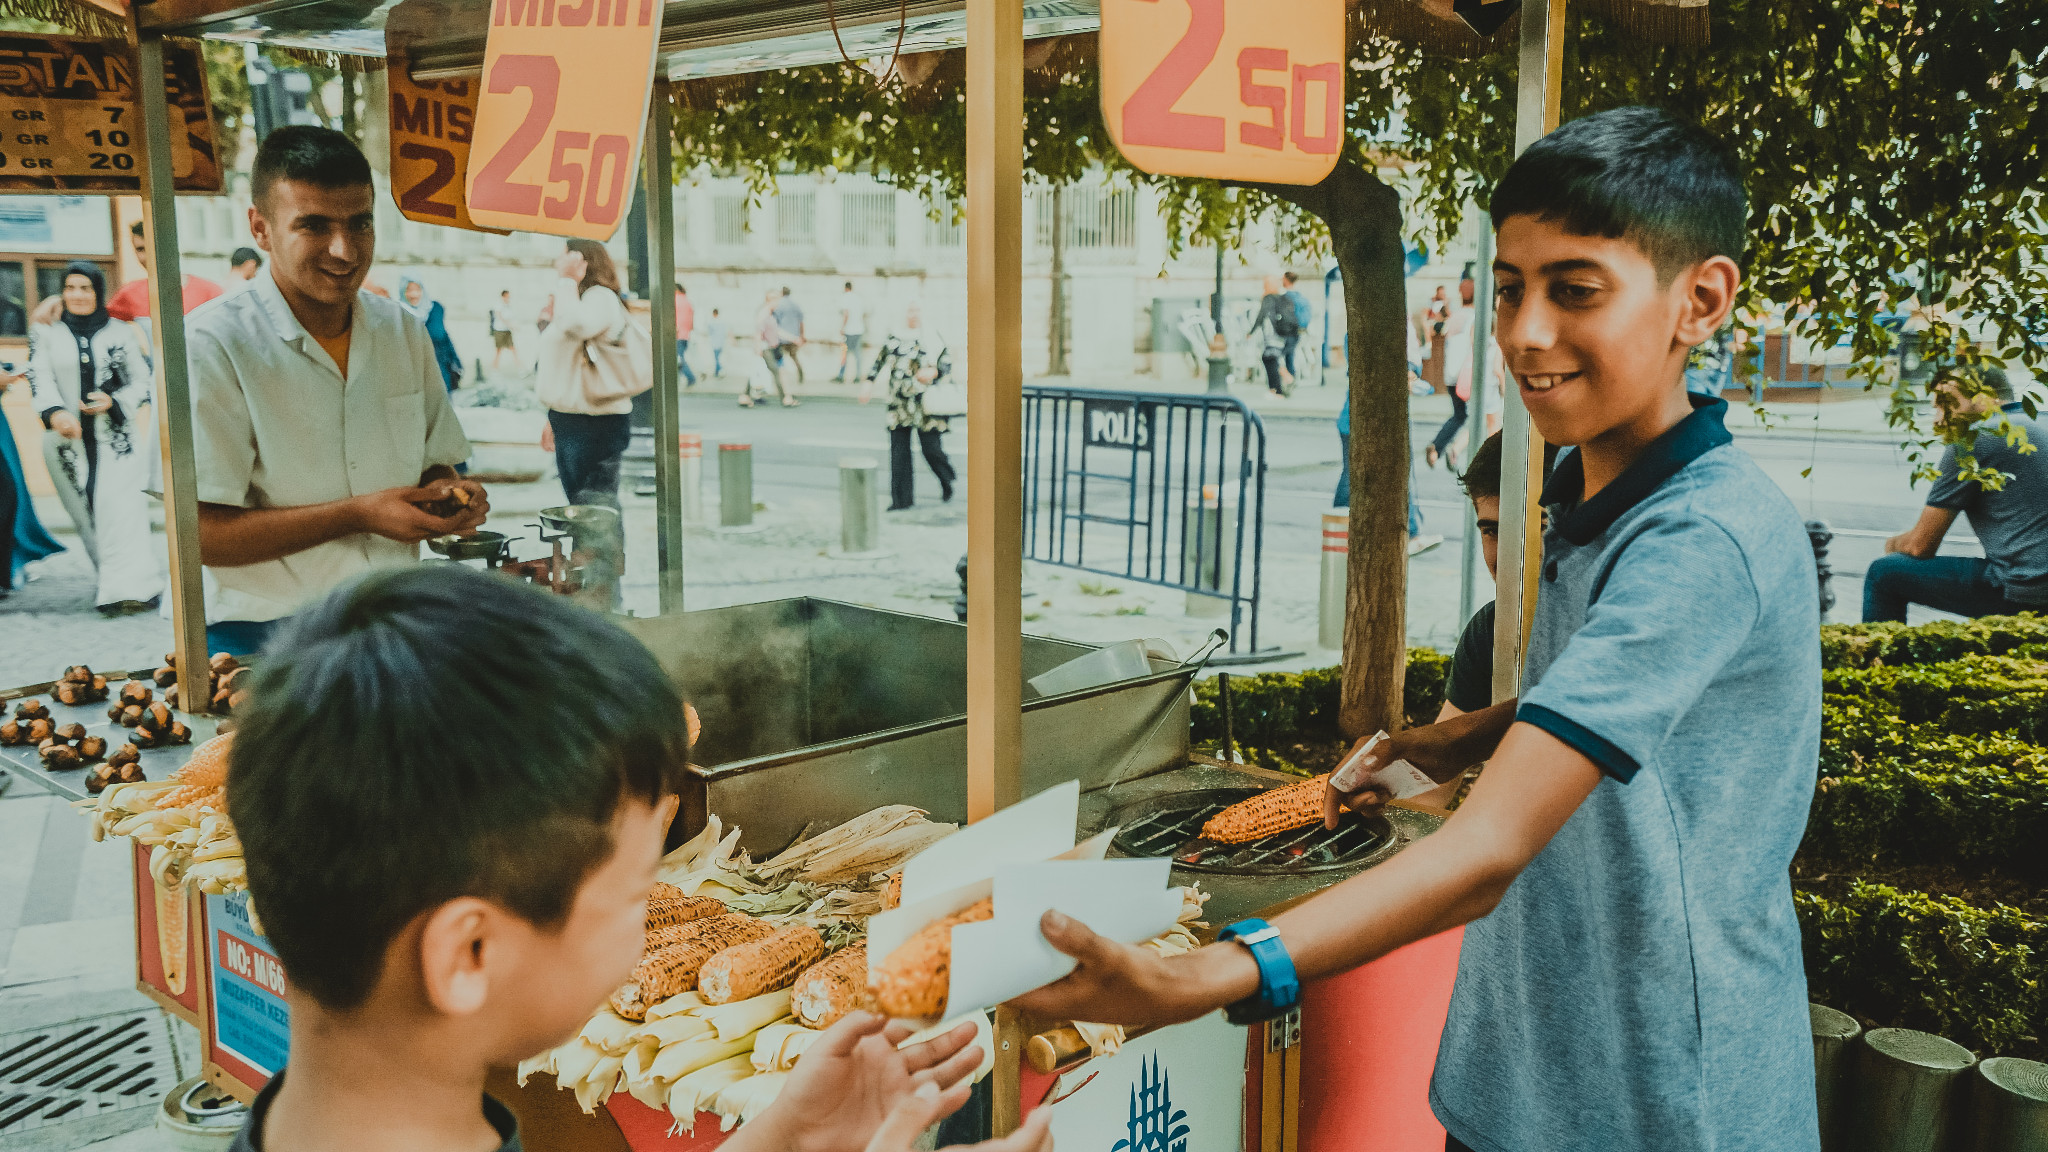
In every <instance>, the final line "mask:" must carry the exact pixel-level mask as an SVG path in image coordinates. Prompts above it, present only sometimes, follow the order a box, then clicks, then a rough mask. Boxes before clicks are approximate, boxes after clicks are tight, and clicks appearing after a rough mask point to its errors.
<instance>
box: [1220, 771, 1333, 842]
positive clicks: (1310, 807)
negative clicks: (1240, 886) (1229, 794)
mask: <svg viewBox="0 0 2048 1152" xmlns="http://www.w3.org/2000/svg"><path fill="white" fill-rule="evenodd" d="M1329 778H1330V776H1329V773H1327V772H1326V773H1324V774H1323V775H1321V776H1316V777H1313V778H1311V779H1308V780H1303V781H1302V782H1301V783H1299V784H1289V785H1288V786H1286V787H1285V788H1271V789H1268V790H1266V791H1264V792H1261V793H1259V794H1258V795H1257V796H1252V797H1248V798H1246V799H1244V800H1240V801H1238V802H1237V803H1235V804H1232V805H1231V806H1230V807H1228V808H1225V809H1224V810H1223V811H1221V812H1218V813H1217V814H1215V815H1214V816H1211V817H1209V819H1208V822H1207V823H1205V824H1203V825H1202V838H1203V839H1205V840H1214V841H1216V842H1217V843H1219V844H1243V843H1245V842H1246V841H1249V840H1257V839H1258V838H1259V837H1261V836H1271V835H1272V834H1273V833H1275V832H1287V831H1291V830H1293V829H1295V828H1306V827H1308V826H1309V825H1310V824H1314V823H1315V822H1316V821H1318V820H1321V819H1322V818H1323V782H1324V781H1326V780H1328V779H1329Z"/></svg>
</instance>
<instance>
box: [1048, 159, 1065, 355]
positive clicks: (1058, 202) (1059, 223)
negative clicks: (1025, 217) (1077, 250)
mask: <svg viewBox="0 0 2048 1152" xmlns="http://www.w3.org/2000/svg"><path fill="white" fill-rule="evenodd" d="M1061 188H1062V185H1059V184H1055V185H1053V186H1052V315H1051V316H1049V317H1047V325H1046V331H1047V335H1048V337H1049V339H1048V341H1047V345H1048V347H1049V348H1050V350H1051V355H1050V356H1049V357H1048V363H1047V364H1046V366H1045V374H1046V375H1047V376H1065V375H1067V374H1068V372H1067V214H1066V211H1065V209H1066V202H1065V200H1064V198H1063V197H1062V196H1061V191H1060V190H1061Z"/></svg>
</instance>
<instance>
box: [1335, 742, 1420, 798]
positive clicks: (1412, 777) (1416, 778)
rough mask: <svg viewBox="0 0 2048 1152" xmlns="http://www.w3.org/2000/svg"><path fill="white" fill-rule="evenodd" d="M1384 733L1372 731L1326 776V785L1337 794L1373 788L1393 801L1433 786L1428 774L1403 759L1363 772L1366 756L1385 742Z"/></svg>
mask: <svg viewBox="0 0 2048 1152" xmlns="http://www.w3.org/2000/svg"><path fill="white" fill-rule="evenodd" d="M1386 738H1387V734H1386V733H1385V732H1375V733H1373V737H1372V739H1370V740H1367V741H1366V742H1365V743H1364V744H1363V745H1360V746H1359V749H1358V751H1356V752H1353V753H1352V754H1351V755H1349V756H1347V757H1345V758H1344V762H1343V763H1342V764H1339V765H1338V766H1337V770H1336V771H1335V772H1332V773H1331V774H1330V785H1331V787H1333V788H1335V789H1336V790H1337V791H1339V792H1343V793H1347V794H1349V793H1352V792H1356V791H1358V790H1359V789H1361V788H1366V787H1373V788H1377V789H1379V790H1381V791H1383V792H1386V793H1387V794H1388V795H1390V796H1392V797H1393V798H1394V799H1396V800H1406V799H1408V798H1409V797H1411V796H1420V795H1422V794H1423V793H1424V792H1427V791H1429V790H1430V789H1432V788H1435V787H1436V786H1437V782H1436V781H1434V780H1432V779H1430V778H1429V774H1428V773H1426V772H1424V771H1423V770H1422V769H1420V768H1417V767H1416V766H1415V765H1413V764H1410V763H1409V762H1407V761H1406V760H1395V761H1392V762H1390V763H1387V764H1383V765H1381V766H1380V767H1379V769H1378V770H1377V771H1373V772H1370V773H1368V772H1367V771H1366V770H1365V758H1366V754H1367V753H1369V752H1371V751H1372V750H1373V749H1374V748H1375V747H1377V746H1378V745H1379V742H1380V741H1382V740H1385V739H1386Z"/></svg>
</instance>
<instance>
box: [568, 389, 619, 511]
mask: <svg viewBox="0 0 2048 1152" xmlns="http://www.w3.org/2000/svg"><path fill="white" fill-rule="evenodd" d="M632 420H633V418H632V417H631V416H627V415H625V414H623V413H622V414H620V415H617V416H591V415H586V414H584V413H581V412H549V413H548V426H549V427H551V428H553V429H554V430H555V471H557V472H559V473H561V476H562V494H563V495H564V496H567V497H568V498H569V503H571V504H601V505H603V506H605V507H607V508H617V507H618V506H619V462H620V460H621V459H622V458H623V457H624V456H625V455H626V445H627V444H629V443H631V442H632V439H633V426H632Z"/></svg>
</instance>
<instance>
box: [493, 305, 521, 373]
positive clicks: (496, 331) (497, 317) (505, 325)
mask: <svg viewBox="0 0 2048 1152" xmlns="http://www.w3.org/2000/svg"><path fill="white" fill-rule="evenodd" d="M490 322H491V371H493V372H496V371H497V370H498V363H499V361H501V360H503V359H504V357H505V353H507V352H510V353H512V361H513V363H515V364H516V363H518V362H519V350H518V349H516V348H514V347H512V293H511V292H509V291H504V292H500V293H498V305H497V307H495V308H492V309H491V316H490Z"/></svg>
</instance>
